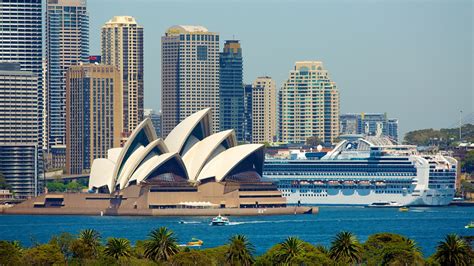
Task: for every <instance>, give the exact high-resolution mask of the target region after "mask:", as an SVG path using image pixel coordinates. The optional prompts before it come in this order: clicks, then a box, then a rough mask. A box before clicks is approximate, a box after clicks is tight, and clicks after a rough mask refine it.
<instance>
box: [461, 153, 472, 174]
mask: <svg viewBox="0 0 474 266" xmlns="http://www.w3.org/2000/svg"><path fill="white" fill-rule="evenodd" d="M461 168H462V169H463V170H464V171H465V172H466V173H469V174H474V150H473V151H468V152H467V153H466V156H465V157H464V160H462V161H461Z"/></svg>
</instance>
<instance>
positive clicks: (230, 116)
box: [219, 40, 244, 141]
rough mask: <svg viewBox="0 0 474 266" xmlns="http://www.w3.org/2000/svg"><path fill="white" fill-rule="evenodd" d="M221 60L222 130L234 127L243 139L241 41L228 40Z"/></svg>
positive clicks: (220, 107) (220, 112) (220, 106)
mask: <svg viewBox="0 0 474 266" xmlns="http://www.w3.org/2000/svg"><path fill="white" fill-rule="evenodd" d="M219 61H220V72H219V73H220V78H219V82H220V85H219V98H220V104H219V115H220V119H219V124H220V131H224V130H227V129H234V130H235V134H236V137H237V140H238V141H243V140H244V126H243V119H244V86H243V67H242V48H241V47H240V43H239V41H236V40H230V41H226V42H225V44H224V51H223V52H222V53H221V54H220V59H219Z"/></svg>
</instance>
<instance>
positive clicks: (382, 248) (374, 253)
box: [362, 233, 424, 265]
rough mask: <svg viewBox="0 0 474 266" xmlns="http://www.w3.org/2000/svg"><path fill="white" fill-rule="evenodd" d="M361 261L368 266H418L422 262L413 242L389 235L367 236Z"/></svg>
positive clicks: (402, 237) (416, 246)
mask: <svg viewBox="0 0 474 266" xmlns="http://www.w3.org/2000/svg"><path fill="white" fill-rule="evenodd" d="M362 260H363V262H364V263H366V264H368V265H379V264H381V263H385V264H390V265H392V264H393V265H397V264H403V265H405V264H409V265H419V264H422V263H423V261H424V260H423V255H422V253H421V251H420V248H419V247H418V245H417V244H416V243H415V241H413V240H411V239H408V238H406V237H404V236H401V235H398V234H391V233H378V234H374V235H371V236H369V238H368V239H367V241H365V243H364V245H363V252H362Z"/></svg>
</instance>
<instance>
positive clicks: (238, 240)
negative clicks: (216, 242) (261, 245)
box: [225, 235, 255, 266]
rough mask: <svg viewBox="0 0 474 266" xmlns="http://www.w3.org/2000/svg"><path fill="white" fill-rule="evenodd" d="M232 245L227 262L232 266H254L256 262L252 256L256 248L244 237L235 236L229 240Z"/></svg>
mask: <svg viewBox="0 0 474 266" xmlns="http://www.w3.org/2000/svg"><path fill="white" fill-rule="evenodd" d="M229 241H230V243H229V245H228V247H227V251H226V253H225V259H226V262H227V263H229V264H230V265H245V266H247V265H252V263H253V262H254V259H253V256H252V254H253V253H254V252H255V247H254V246H253V245H252V243H250V241H249V240H248V238H247V237H246V236H244V235H235V236H232V237H231V238H230V239H229Z"/></svg>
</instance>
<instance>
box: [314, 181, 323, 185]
mask: <svg viewBox="0 0 474 266" xmlns="http://www.w3.org/2000/svg"><path fill="white" fill-rule="evenodd" d="M313 184H314V185H316V186H322V185H324V182H323V181H314V182H313Z"/></svg>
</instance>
